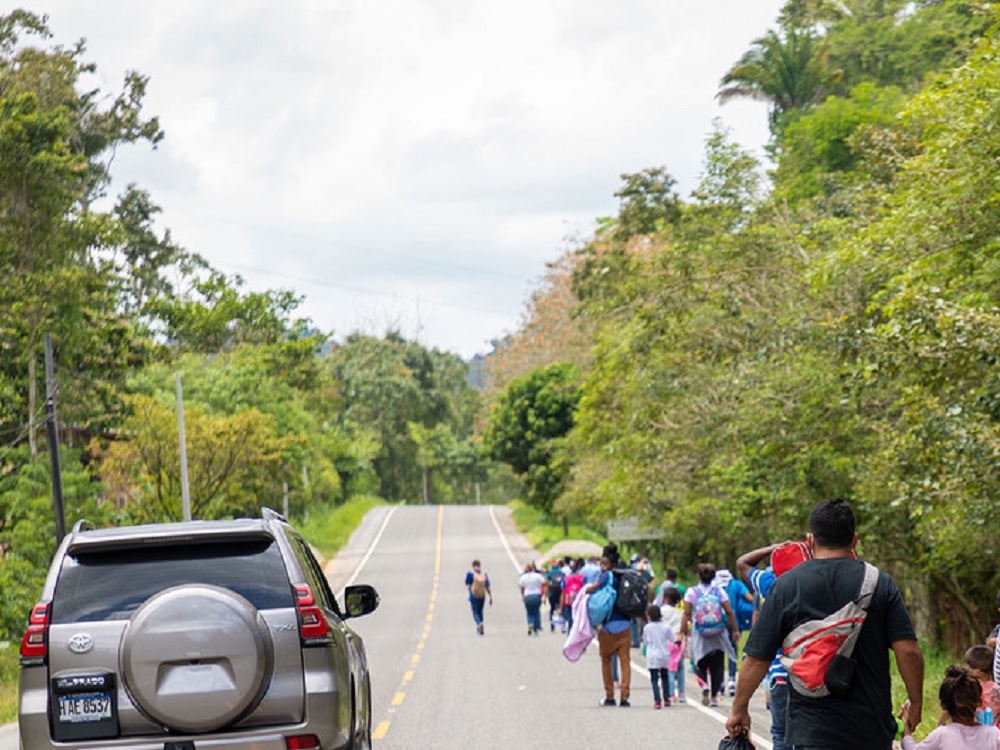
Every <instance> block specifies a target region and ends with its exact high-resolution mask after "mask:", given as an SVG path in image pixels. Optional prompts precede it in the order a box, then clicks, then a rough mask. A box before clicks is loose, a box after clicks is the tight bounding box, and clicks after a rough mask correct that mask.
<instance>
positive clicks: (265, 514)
mask: <svg viewBox="0 0 1000 750" xmlns="http://www.w3.org/2000/svg"><path fill="white" fill-rule="evenodd" d="M260 516H261V518H263V519H264V520H265V521H281V522H282V523H288V519H287V518H285V517H284V516H283V515H281V514H280V513H279V512H278V511H276V510H274V508H267V507H264V508H261V509H260Z"/></svg>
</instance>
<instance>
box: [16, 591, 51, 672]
mask: <svg viewBox="0 0 1000 750" xmlns="http://www.w3.org/2000/svg"><path fill="white" fill-rule="evenodd" d="M48 653H49V602H39V603H38V604H36V605H35V606H34V608H33V609H32V610H31V615H30V616H29V617H28V629H27V630H25V631H24V638H22V639H21V658H22V659H32V660H34V659H39V660H40V659H44V658H45V657H46V656H47V655H48Z"/></svg>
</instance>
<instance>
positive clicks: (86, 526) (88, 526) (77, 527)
mask: <svg viewBox="0 0 1000 750" xmlns="http://www.w3.org/2000/svg"><path fill="white" fill-rule="evenodd" d="M95 528H96V527H95V526H94V524H92V523H91V522H90V521H88V520H87V519H86V518H81V519H80V520H79V521H77V522H76V523H74V524H73V531H72V533H74V534H79V533H80V532H81V531H93V530H94V529H95Z"/></svg>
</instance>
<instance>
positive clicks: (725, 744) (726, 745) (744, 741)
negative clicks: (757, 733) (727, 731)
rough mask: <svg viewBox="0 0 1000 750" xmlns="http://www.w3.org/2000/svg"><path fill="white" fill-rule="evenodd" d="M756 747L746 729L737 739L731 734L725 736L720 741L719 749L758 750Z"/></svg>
mask: <svg viewBox="0 0 1000 750" xmlns="http://www.w3.org/2000/svg"><path fill="white" fill-rule="evenodd" d="M756 748H757V746H756V745H755V744H753V743H752V742H751V741H750V737H749V736H748V735H747V733H746V732H745V731H744V733H743V734H741V735H739V736H738V737H736V738H735V739H734V738H732V737H729V736H726V737H723V738H722V742H720V743H719V750H756Z"/></svg>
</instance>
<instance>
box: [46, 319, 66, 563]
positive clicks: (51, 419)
mask: <svg viewBox="0 0 1000 750" xmlns="http://www.w3.org/2000/svg"><path fill="white" fill-rule="evenodd" d="M45 392H46V393H47V394H48V395H47V397H46V399H45V428H46V432H47V433H48V436H49V461H50V462H51V464H52V510H53V511H54V514H55V517H56V544H59V543H60V542H62V540H63V537H64V536H66V516H65V513H64V511H63V488H62V462H61V461H60V460H59V422H58V420H57V419H56V375H55V364H54V362H53V357H52V334H51V333H46V334H45Z"/></svg>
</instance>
